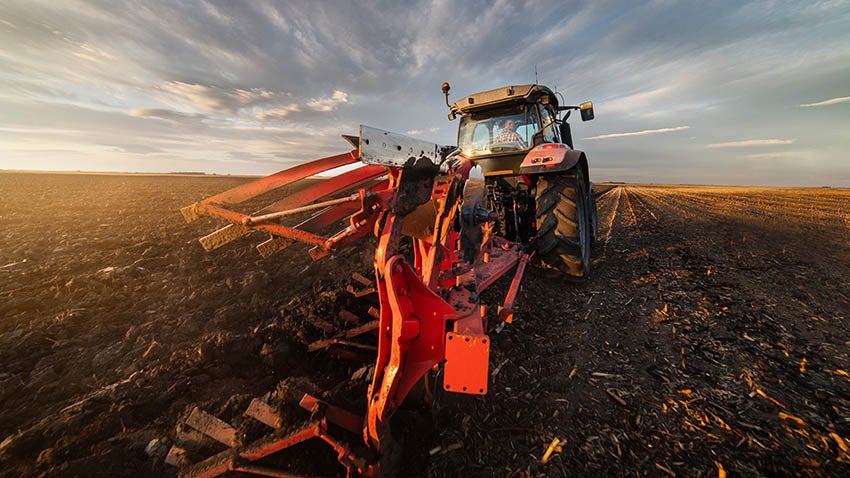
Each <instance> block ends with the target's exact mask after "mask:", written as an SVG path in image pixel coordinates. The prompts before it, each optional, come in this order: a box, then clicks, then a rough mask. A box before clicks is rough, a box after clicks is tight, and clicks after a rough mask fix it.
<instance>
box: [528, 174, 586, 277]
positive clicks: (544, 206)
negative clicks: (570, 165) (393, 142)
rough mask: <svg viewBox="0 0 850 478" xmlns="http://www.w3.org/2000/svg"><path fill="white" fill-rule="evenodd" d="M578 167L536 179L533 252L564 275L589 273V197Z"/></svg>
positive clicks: (584, 274) (544, 264) (574, 275)
mask: <svg viewBox="0 0 850 478" xmlns="http://www.w3.org/2000/svg"><path fill="white" fill-rule="evenodd" d="M586 189H587V186H586V183H585V181H584V175H583V172H582V170H581V168H575V169H572V170H570V171H567V172H564V173H557V174H550V175H543V176H540V178H539V179H538V180H537V194H536V200H537V211H536V219H537V237H536V239H535V247H536V249H537V256H538V259H539V260H540V262H541V263H542V264H543V266H544V267H548V268H552V269H556V270H558V271H560V272H562V273H563V274H565V275H566V276H567V277H568V278H570V279H574V280H582V279H585V278H587V276H588V275H589V274H590V245H591V242H592V231H591V229H592V225H591V217H590V216H591V210H590V207H591V204H590V201H591V199H590V198H589V195H588V191H587V190H586Z"/></svg>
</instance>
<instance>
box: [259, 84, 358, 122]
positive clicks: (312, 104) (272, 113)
mask: <svg viewBox="0 0 850 478" xmlns="http://www.w3.org/2000/svg"><path fill="white" fill-rule="evenodd" d="M343 103H348V93H346V92H344V91H339V90H336V91H334V92H333V94H332V95H331V96H329V97H327V98H312V99H309V100H307V102H306V103H305V104H304V106H302V105H299V104H298V103H292V104H289V105H286V106H282V107H279V108H270V109H267V110H263V111H260V112H259V113H257V114H256V115H254V117H255V118H256V119H258V120H260V121H266V120H273V119H283V118H285V117H287V116H289V115H291V114H292V113H300V112H302V111H315V112H319V113H327V112H329V111H333V110H335V109H336V108H337V106H339V105H341V104H343Z"/></svg>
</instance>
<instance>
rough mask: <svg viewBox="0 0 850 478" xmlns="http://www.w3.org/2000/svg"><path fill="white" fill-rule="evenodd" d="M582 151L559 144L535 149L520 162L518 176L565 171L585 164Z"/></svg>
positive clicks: (549, 144)
mask: <svg viewBox="0 0 850 478" xmlns="http://www.w3.org/2000/svg"><path fill="white" fill-rule="evenodd" d="M586 162H587V158H586V157H585V155H584V151H579V150H576V149H570V147H569V146H567V145H565V144H560V143H546V144H541V145H540V146H537V147H535V148H534V149H532V150H531V151H529V152H528V154H526V155H525V159H523V160H522V164H521V165H520V167H519V172H520V174H542V173H554V172H558V171H566V170H568V169H570V168H572V167H574V166H575V165H576V164H579V163H584V164H586Z"/></svg>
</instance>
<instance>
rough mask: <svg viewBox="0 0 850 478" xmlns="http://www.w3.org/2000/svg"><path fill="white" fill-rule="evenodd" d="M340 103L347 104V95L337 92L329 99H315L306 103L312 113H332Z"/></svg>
mask: <svg viewBox="0 0 850 478" xmlns="http://www.w3.org/2000/svg"><path fill="white" fill-rule="evenodd" d="M342 103H348V94H347V93H345V92H343V91H339V90H337V91H334V94H333V95H331V97H330V98H315V99H312V100H310V101H308V102H307V106H308V107H309V108H311V109H312V110H314V111H333V110H334V109H336V107H337V106H338V105H340V104H342Z"/></svg>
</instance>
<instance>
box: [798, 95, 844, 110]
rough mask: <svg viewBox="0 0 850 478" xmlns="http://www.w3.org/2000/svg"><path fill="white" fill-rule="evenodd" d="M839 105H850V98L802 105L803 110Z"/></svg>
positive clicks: (842, 97)
mask: <svg viewBox="0 0 850 478" xmlns="http://www.w3.org/2000/svg"><path fill="white" fill-rule="evenodd" d="M838 103H850V96H841V97H838V98H831V99H828V100H824V101H818V102H817V103H804V104H802V105H800V106H801V107H803V108H811V107H813V106H829V105H837V104H838Z"/></svg>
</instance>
